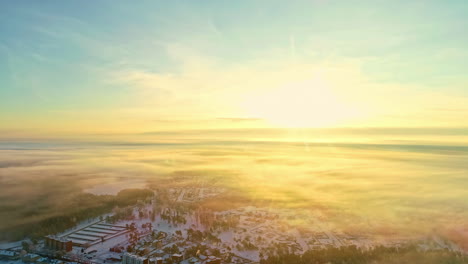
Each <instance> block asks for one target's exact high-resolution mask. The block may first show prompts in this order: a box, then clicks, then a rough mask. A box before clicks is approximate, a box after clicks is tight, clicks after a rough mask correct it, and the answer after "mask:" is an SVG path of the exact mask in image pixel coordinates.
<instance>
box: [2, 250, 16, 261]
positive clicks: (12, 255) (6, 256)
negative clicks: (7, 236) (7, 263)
mask: <svg viewBox="0 0 468 264" xmlns="http://www.w3.org/2000/svg"><path fill="white" fill-rule="evenodd" d="M18 257H19V256H18V254H17V253H16V252H15V251H11V250H3V249H2V250H0V259H2V260H13V259H18Z"/></svg>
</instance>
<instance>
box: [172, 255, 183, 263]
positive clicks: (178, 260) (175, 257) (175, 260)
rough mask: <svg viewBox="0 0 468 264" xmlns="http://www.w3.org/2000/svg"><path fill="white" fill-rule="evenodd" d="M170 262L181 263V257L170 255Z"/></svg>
mask: <svg viewBox="0 0 468 264" xmlns="http://www.w3.org/2000/svg"><path fill="white" fill-rule="evenodd" d="M172 261H174V262H177V263H179V262H181V261H182V255H181V254H172Z"/></svg>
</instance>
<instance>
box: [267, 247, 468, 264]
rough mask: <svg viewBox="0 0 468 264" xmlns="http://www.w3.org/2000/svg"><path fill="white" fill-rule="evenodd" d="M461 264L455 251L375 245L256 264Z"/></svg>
mask: <svg viewBox="0 0 468 264" xmlns="http://www.w3.org/2000/svg"><path fill="white" fill-rule="evenodd" d="M289 263H295V264H314V263H317V264H322V263H330V264H366V263H372V264H401V263H413V264H419V263H421V264H423V263H424V264H444V263H445V264H459V263H460V264H461V263H468V257H467V256H466V255H463V254H461V253H459V252H453V251H448V250H420V249H419V248H418V247H417V246H415V245H407V246H404V247H384V246H378V247H374V248H372V249H369V250H363V249H360V248H358V247H355V246H348V247H340V248H335V247H329V248H324V249H314V250H308V251H306V252H305V253H304V254H294V253H289V252H288V251H287V250H284V251H280V252H279V253H278V254H275V255H274V256H268V257H267V258H264V259H262V260H261V261H260V264H289Z"/></svg>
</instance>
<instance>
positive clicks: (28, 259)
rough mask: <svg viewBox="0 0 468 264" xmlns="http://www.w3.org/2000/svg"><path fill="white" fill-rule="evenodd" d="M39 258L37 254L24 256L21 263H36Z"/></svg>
mask: <svg viewBox="0 0 468 264" xmlns="http://www.w3.org/2000/svg"><path fill="white" fill-rule="evenodd" d="M40 258H41V256H39V255H37V254H31V253H30V254H26V255H24V256H23V261H24V262H26V263H28V262H36V260H38V259H40Z"/></svg>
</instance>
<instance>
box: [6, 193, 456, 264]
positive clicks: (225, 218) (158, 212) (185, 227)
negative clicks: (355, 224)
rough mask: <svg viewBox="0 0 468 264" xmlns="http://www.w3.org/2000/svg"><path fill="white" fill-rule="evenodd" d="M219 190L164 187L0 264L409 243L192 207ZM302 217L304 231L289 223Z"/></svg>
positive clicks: (240, 258)
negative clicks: (132, 204)
mask: <svg viewBox="0 0 468 264" xmlns="http://www.w3.org/2000/svg"><path fill="white" fill-rule="evenodd" d="M223 191H224V190H223V189H221V188H170V189H168V190H167V191H163V190H157V191H155V195H154V196H153V197H151V198H149V199H146V200H144V201H143V200H140V201H138V203H137V204H136V205H135V206H132V207H129V208H126V209H115V210H114V212H113V213H110V214H106V215H102V216H100V217H98V218H96V219H90V220H88V221H85V222H82V223H80V224H79V225H77V226H76V227H74V228H72V229H71V230H67V231H66V232H63V233H60V234H51V235H48V236H46V237H44V238H43V240H33V241H30V240H24V241H21V242H20V243H16V244H15V243H14V244H10V245H7V246H3V248H4V249H2V250H1V251H0V261H1V262H5V263H11V264H19V263H37V264H45V263H53V264H60V263H89V264H93V263H95V264H103V263H111V264H113V263H122V264H174V263H181V264H190V263H200V264H221V263H242V264H243V263H259V261H260V260H262V259H265V258H266V257H267V256H269V255H274V254H276V253H278V252H290V253H298V254H301V253H304V252H306V251H307V250H314V249H324V248H331V247H333V248H339V247H345V246H355V247H357V248H362V249H368V248H372V247H375V246H377V245H384V246H393V247H395V246H396V247H398V246H401V245H404V244H405V243H407V242H408V241H409V239H407V238H394V239H391V240H386V241H378V240H376V239H375V238H374V237H373V236H372V235H371V234H360V235H356V234H349V233H346V232H340V231H337V230H331V229H330V228H327V226H326V224H325V223H323V222H322V220H321V219H320V216H319V215H314V214H313V213H312V212H310V211H305V210H302V211H301V210H297V209H287V208H282V209H280V208H261V207H254V206H245V207H240V208H236V209H231V210H225V211H217V212H215V211H212V210H210V209H207V208H204V207H202V206H198V203H197V202H199V201H202V200H203V199H205V198H207V197H216V196H217V195H218V194H220V193H222V192H223ZM297 219H303V220H304V221H305V223H303V224H302V225H297V224H295V223H294V222H295V220H297ZM419 246H420V247H430V248H439V249H448V250H459V249H458V248H457V247H456V245H454V244H453V243H450V242H448V241H442V240H441V239H437V238H431V239H429V240H425V241H419Z"/></svg>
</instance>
